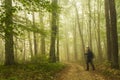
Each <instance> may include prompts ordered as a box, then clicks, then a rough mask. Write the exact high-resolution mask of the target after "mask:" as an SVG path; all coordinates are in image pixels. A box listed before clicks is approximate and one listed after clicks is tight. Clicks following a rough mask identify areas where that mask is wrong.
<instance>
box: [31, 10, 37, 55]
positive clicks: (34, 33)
mask: <svg viewBox="0 0 120 80" xmlns="http://www.w3.org/2000/svg"><path fill="white" fill-rule="evenodd" d="M32 18H33V27H35V13H34V12H32ZM33 37H34V54H35V56H36V55H37V34H36V32H33Z"/></svg>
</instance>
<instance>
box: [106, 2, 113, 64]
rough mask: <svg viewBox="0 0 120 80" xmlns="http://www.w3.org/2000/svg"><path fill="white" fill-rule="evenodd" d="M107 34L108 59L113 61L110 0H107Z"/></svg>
mask: <svg viewBox="0 0 120 80" xmlns="http://www.w3.org/2000/svg"><path fill="white" fill-rule="evenodd" d="M105 18H106V36H107V59H108V62H111V59H112V58H111V49H112V48H111V34H110V26H111V24H110V9H109V0H105Z"/></svg>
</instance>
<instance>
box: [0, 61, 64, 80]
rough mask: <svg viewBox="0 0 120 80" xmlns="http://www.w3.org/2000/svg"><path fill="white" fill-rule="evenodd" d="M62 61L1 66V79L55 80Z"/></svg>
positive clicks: (61, 66) (62, 66) (61, 67)
mask: <svg viewBox="0 0 120 80" xmlns="http://www.w3.org/2000/svg"><path fill="white" fill-rule="evenodd" d="M63 68H64V65H63V64H61V63H54V64H53V63H41V64H38V63H37V64H19V65H14V66H1V67H0V80H53V78H54V75H55V74H56V73H57V72H58V71H60V70H61V69H63Z"/></svg>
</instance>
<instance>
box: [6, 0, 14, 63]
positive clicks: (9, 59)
mask: <svg viewBox="0 0 120 80" xmlns="http://www.w3.org/2000/svg"><path fill="white" fill-rule="evenodd" d="M5 12H6V19H5V26H6V30H5V65H12V64H14V63H15V61H14V47H13V45H14V42H13V26H12V24H13V20H12V0H5Z"/></svg>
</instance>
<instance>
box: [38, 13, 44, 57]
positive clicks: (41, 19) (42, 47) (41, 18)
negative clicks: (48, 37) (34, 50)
mask: <svg viewBox="0 0 120 80" xmlns="http://www.w3.org/2000/svg"><path fill="white" fill-rule="evenodd" d="M39 16H40V23H41V29H42V30H43V31H44V24H43V17H44V14H43V12H42V11H41V12H39ZM40 48H41V53H42V54H43V55H45V35H43V34H41V47H40Z"/></svg>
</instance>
